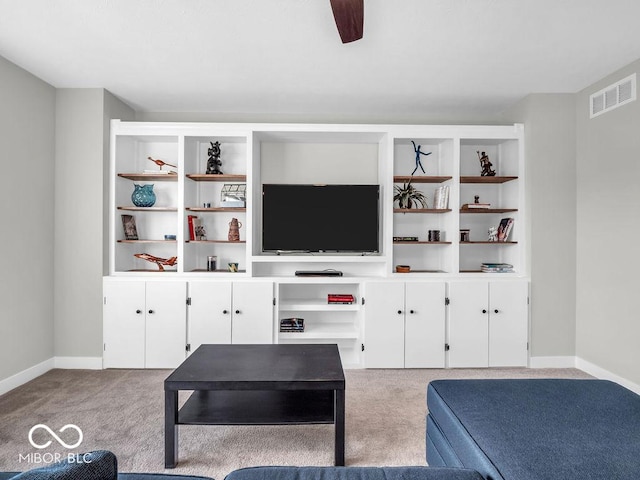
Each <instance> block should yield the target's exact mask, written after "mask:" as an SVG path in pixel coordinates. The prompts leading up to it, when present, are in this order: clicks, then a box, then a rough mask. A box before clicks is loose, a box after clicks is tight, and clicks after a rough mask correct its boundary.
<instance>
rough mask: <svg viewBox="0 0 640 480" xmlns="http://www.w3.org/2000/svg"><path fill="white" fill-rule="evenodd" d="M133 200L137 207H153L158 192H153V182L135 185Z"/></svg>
mask: <svg viewBox="0 0 640 480" xmlns="http://www.w3.org/2000/svg"><path fill="white" fill-rule="evenodd" d="M131 201H132V202H133V204H134V205H135V206H136V207H153V204H154V203H156V194H155V193H153V184H147V185H138V184H137V183H135V184H134V185H133V193H132V194H131Z"/></svg>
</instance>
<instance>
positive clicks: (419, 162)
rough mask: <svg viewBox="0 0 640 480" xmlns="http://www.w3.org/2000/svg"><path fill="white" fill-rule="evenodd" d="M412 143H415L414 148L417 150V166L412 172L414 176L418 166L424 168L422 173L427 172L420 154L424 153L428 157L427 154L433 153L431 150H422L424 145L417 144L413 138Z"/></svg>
mask: <svg viewBox="0 0 640 480" xmlns="http://www.w3.org/2000/svg"><path fill="white" fill-rule="evenodd" d="M411 143H413V150H414V151H415V152H416V168H414V169H413V172H411V176H413V174H414V173H416V170H418V167H420V170H422V173H426V172H425V171H424V168H423V166H422V161H421V160H420V155H424V156H425V157H426V156H427V155H431V152H423V151H422V150H421V148H422V145H418V146H416V142H414V141H413V140H411Z"/></svg>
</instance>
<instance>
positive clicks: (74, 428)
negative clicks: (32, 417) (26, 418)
mask: <svg viewBox="0 0 640 480" xmlns="http://www.w3.org/2000/svg"><path fill="white" fill-rule="evenodd" d="M39 428H42V429H43V430H46V431H47V432H48V433H49V434H50V435H51V436H52V437H53V438H55V439H56V441H57V442H58V443H59V444H60V445H62V446H63V447H64V448H69V449H71V448H76V447H77V446H79V445H80V444H81V443H82V438H83V437H82V430H80V428H79V427H78V426H76V425H74V424H72V423H69V424H67V425H65V426H64V427H62V428H61V429H60V433H62V432H64V431H65V430H68V429H70V428H71V429H73V430H75V431H76V432H78V441H77V442H76V443H74V444H73V445H69V444H67V443H65V442H64V440H62V439H61V438H60V437H59V436H58V435H56V433H55V432H54V431H53V430H51V429H50V428H49V427H48V426H46V425H44V424H42V423H39V424H38V425H34V426H33V427H31V430H29V443H30V444H31V445H32V446H33V447H35V448H39V449H42V448H47V447H48V446H49V445H51V440H49V441H48V442H46V443H43V444H42V445H40V444H37V443H36V442H35V441H34V440H33V432H35V431H36V430H38V429H39Z"/></svg>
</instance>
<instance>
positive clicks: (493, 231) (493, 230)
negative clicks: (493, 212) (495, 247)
mask: <svg viewBox="0 0 640 480" xmlns="http://www.w3.org/2000/svg"><path fill="white" fill-rule="evenodd" d="M489 241H490V242H497V241H498V227H489Z"/></svg>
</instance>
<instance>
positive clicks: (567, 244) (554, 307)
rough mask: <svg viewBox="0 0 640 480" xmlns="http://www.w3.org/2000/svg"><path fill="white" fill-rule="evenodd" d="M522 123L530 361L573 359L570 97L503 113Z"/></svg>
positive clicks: (537, 98)
mask: <svg viewBox="0 0 640 480" xmlns="http://www.w3.org/2000/svg"><path fill="white" fill-rule="evenodd" d="M504 118H505V122H510V123H513V122H522V123H524V124H525V168H526V172H525V174H526V182H527V185H526V192H527V198H526V205H527V207H526V208H527V210H528V218H527V223H528V225H527V232H528V233H529V238H528V240H529V242H528V244H529V246H530V247H529V251H528V252H527V256H528V258H527V263H528V265H529V269H530V272H531V337H530V340H531V343H530V351H531V356H532V357H563V356H571V357H572V356H574V355H575V319H576V306H575V302H576V279H575V271H576V255H575V247H576V129H575V95H573V94H532V95H529V96H527V97H526V98H525V99H524V100H522V101H521V102H519V103H518V104H517V105H515V106H514V107H513V108H512V109H510V110H509V111H508V112H505V114H504Z"/></svg>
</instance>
